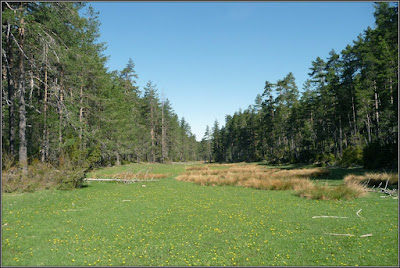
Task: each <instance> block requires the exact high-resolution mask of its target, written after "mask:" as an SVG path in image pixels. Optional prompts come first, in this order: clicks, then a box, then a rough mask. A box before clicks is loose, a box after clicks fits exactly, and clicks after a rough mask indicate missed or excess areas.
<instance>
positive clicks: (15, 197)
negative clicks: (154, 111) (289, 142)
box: [2, 164, 398, 266]
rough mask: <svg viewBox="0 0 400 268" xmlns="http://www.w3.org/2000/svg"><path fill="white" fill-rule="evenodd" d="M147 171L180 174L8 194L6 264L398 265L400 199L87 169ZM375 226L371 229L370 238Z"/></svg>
mask: <svg viewBox="0 0 400 268" xmlns="http://www.w3.org/2000/svg"><path fill="white" fill-rule="evenodd" d="M212 168H215V169H217V168H218V169H222V168H226V166H222V165H219V166H215V167H212ZM274 168H276V167H274ZM141 170H148V171H149V172H152V173H170V174H172V176H171V177H170V178H166V179H160V180H159V181H153V182H139V183H132V184H123V183H114V182H112V183H110V182H91V183H89V186H88V187H85V188H82V189H77V190H73V191H59V190H46V191H40V192H35V193H24V194H3V196H2V198H3V200H2V265H3V266H4V265H5V266H12V265H17V266H73V265H77V266H94V265H97V266H109V265H116V266H163V265H165V266H188V265H191V266H206V265H212V266H224V265H226V266H234V265H239V266H273V265H279V266H286V265H287V266H312V265H316V266H322V265H329V266H344V265H350V266H356V265H358V266H396V265H397V264H398V200H397V199H392V198H391V197H385V198H382V197H381V196H382V195H381V194H378V193H370V194H369V195H367V196H365V197H361V198H358V199H354V200H350V201H329V200H323V201H318V200H308V199H305V198H300V197H298V196H296V195H295V194H294V192H293V191H272V190H271V191H269V190H257V189H253V188H244V187H238V186H215V187H212V186H200V185H196V184H193V183H191V182H183V181H177V180H175V179H174V176H175V175H178V174H181V173H182V172H184V171H185V165H182V164H176V165H161V164H131V165H125V166H122V167H113V168H106V169H101V170H96V171H94V172H92V173H90V174H88V175H87V176H88V177H98V178H101V177H108V176H111V175H113V174H116V173H119V172H126V171H130V172H138V171H141ZM349 172H352V170H344V169H336V170H332V171H331V173H330V175H328V176H326V177H321V178H320V179H319V181H320V182H321V183H325V182H329V183H330V184H332V185H335V184H339V183H340V182H342V181H341V180H342V179H343V176H344V175H346V174H347V173H349ZM363 172H364V171H363V170H361V169H358V170H356V172H353V173H355V174H362V173H363ZM360 210H361V211H360ZM357 212H358V215H357V214H356V213H357ZM314 216H338V217H346V218H313V217H314ZM334 234H341V235H334ZM366 234H372V236H366V237H361V236H363V235H366Z"/></svg>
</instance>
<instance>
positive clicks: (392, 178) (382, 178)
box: [344, 172, 399, 187]
mask: <svg viewBox="0 0 400 268" xmlns="http://www.w3.org/2000/svg"><path fill="white" fill-rule="evenodd" d="M398 176H399V174H398V173H386V172H385V173H365V174H364V175H354V174H349V175H347V176H346V177H344V183H345V184H351V183H358V184H365V185H366V186H370V187H372V186H378V185H379V184H381V187H384V186H385V185H386V182H388V185H389V186H391V185H397V184H398V182H399V178H398Z"/></svg>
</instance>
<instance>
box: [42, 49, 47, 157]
mask: <svg viewBox="0 0 400 268" xmlns="http://www.w3.org/2000/svg"><path fill="white" fill-rule="evenodd" d="M44 54H45V55H44V57H45V62H44V64H45V66H44V103H43V141H42V162H45V161H46V158H47V157H48V155H47V147H48V144H47V135H48V132H47V94H48V93H47V90H48V85H47V44H46V45H45V47H44Z"/></svg>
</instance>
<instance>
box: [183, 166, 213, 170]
mask: <svg viewBox="0 0 400 268" xmlns="http://www.w3.org/2000/svg"><path fill="white" fill-rule="evenodd" d="M185 169H186V170H188V171H190V170H209V168H208V167H207V166H194V167H186V168H185Z"/></svg>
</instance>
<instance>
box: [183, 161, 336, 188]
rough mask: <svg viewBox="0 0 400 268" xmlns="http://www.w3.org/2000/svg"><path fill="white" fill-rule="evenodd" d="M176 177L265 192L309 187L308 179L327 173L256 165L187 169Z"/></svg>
mask: <svg viewBox="0 0 400 268" xmlns="http://www.w3.org/2000/svg"><path fill="white" fill-rule="evenodd" d="M187 170H188V171H187V172H185V173H183V174H181V175H180V176H178V177H177V178H176V179H177V180H180V181H190V182H194V183H196V184H200V185H214V186H216V185H219V186H221V185H237V186H242V187H250V188H257V189H266V190H292V189H298V188H299V187H303V188H304V187H309V185H310V184H312V183H311V181H310V180H309V177H316V176H321V175H325V174H327V173H328V170H326V169H319V168H314V169H295V170H281V169H262V168H260V167H259V166H257V165H230V166H229V168H227V169H221V170H209V169H196V170H193V169H187Z"/></svg>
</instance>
